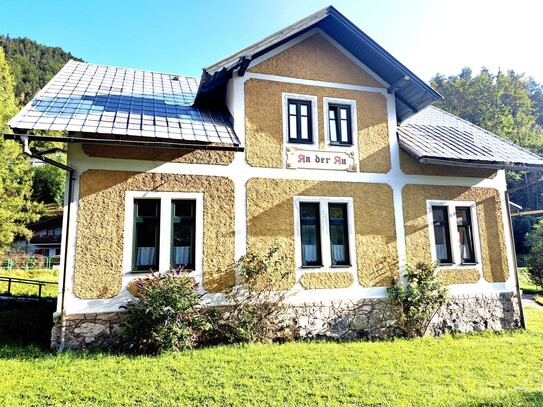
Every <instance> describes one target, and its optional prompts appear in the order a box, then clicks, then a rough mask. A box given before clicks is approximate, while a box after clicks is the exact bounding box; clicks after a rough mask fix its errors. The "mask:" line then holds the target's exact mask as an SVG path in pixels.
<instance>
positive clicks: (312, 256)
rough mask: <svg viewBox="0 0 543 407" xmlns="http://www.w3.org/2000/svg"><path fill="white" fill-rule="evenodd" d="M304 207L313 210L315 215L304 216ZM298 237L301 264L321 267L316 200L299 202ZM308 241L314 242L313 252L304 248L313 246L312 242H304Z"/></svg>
mask: <svg viewBox="0 0 543 407" xmlns="http://www.w3.org/2000/svg"><path fill="white" fill-rule="evenodd" d="M306 208H307V209H310V210H311V211H313V212H314V213H315V216H313V217H310V216H304V212H305V211H304V209H306ZM304 226H305V227H304ZM308 229H310V230H311V229H312V230H314V232H313V233H312V232H309V230H308ZM300 237H301V244H302V266H304V267H322V248H321V223H320V205H319V203H318V202H300ZM308 241H314V242H315V243H314V246H315V253H309V251H308V249H307V248H306V246H313V244H310V245H305V244H304V243H306V242H308Z"/></svg>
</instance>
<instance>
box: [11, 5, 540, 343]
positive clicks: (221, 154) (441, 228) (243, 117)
mask: <svg viewBox="0 0 543 407" xmlns="http://www.w3.org/2000/svg"><path fill="white" fill-rule="evenodd" d="M440 97H441V96H440V95H439V94H438V93H437V92H436V91H434V90H433V89H432V88H431V87H429V86H428V85H427V84H426V83H424V82H423V81H422V80H421V79H419V78H418V77H417V76H416V75H414V74H413V73H412V72H411V71H409V70H408V69H407V68H406V67H405V66H403V65H402V64H401V63H400V62H398V61H397V60H396V59H395V58H394V57H393V56H391V55H390V54H389V53H387V52H386V51H385V50H384V49H383V48H381V47H380V46H379V45H378V44H377V43H375V42H374V41H373V40H372V39H370V38H369V37H368V36H367V35H366V34H364V33H363V32H362V31H361V30H360V29H359V28H358V27H356V26H354V25H353V24H352V23H351V22H350V21H349V20H347V19H346V18H345V17H344V16H343V15H341V14H340V13H339V12H338V11H337V10H336V9H334V8H333V7H328V8H326V9H323V10H321V11H319V12H317V13H315V14H313V15H311V16H309V17H307V18H305V19H303V20H301V21H299V22H297V23H295V24H293V25H291V26H289V27H286V28H285V29H283V30H281V31H279V32H277V33H275V34H273V35H271V36H269V37H267V38H265V39H263V40H262V41H259V42H258V43H256V44H253V45H251V46H249V47H247V48H245V49H243V50H241V51H239V52H238V53H236V54H234V55H231V56H229V57H227V58H225V59H223V60H221V61H218V62H216V63H214V64H212V65H209V66H208V67H206V68H204V70H203V74H202V77H201V79H200V80H198V79H195V78H188V77H184V76H180V75H172V74H164V73H157V72H148V71H140V70H134V69H125V68H117V67H111V66H101V65H95V64H88V63H83V62H76V61H70V62H69V63H67V64H66V66H65V67H64V68H63V69H62V70H61V71H60V72H59V73H58V74H57V75H56V76H55V77H54V78H53V79H52V80H51V81H50V82H49V83H48V84H47V85H46V86H45V87H44V89H42V90H41V91H40V92H39V93H38V95H36V97H35V98H34V99H33V100H32V101H31V102H30V103H29V104H28V105H27V106H26V107H25V108H24V109H23V110H22V111H21V112H20V113H19V114H17V115H16V116H15V117H14V118H13V119H12V120H11V121H10V123H9V125H10V126H11V128H12V129H13V131H14V133H16V135H14V136H12V138H15V139H18V140H20V141H21V142H22V143H23V144H24V148H25V150H26V151H27V153H29V154H31V153H30V151H29V145H31V143H32V142H33V141H34V140H39V139H40V138H42V137H43V136H39V135H32V131H34V130H63V131H67V132H68V137H67V138H66V141H67V142H68V145H69V147H68V164H67V167H66V169H67V170H68V171H70V172H71V174H72V176H71V179H72V182H70V183H69V185H68V186H69V188H68V189H69V191H68V193H67V204H66V207H65V216H64V222H65V224H64V228H65V229H64V230H65V231H66V232H67V233H65V234H64V239H67V242H66V243H67V244H66V248H67V249H66V252H65V253H63V258H64V263H63V270H64V273H63V274H64V276H65V277H64V278H61V283H62V282H64V284H62V287H63V288H62V292H63V296H62V298H61V301H59V308H58V312H57V313H56V314H55V321H56V327H55V329H54V331H53V343H54V344H56V345H58V344H61V346H75V347H77V346H90V345H100V344H105V343H107V342H108V341H111V340H114V338H115V335H116V334H117V333H118V330H117V321H118V318H119V311H120V310H119V307H120V306H121V305H123V304H125V302H126V300H127V299H129V298H131V294H130V293H129V292H128V291H127V286H128V285H129V283H130V282H131V281H132V280H134V279H135V278H137V277H141V276H142V273H147V272H148V271H149V270H150V269H153V270H167V269H168V268H170V267H171V266H176V265H179V264H186V265H187V268H188V269H190V270H192V271H191V275H192V276H193V277H194V278H195V279H196V280H197V281H198V282H199V284H200V289H201V291H202V293H203V294H205V295H204V297H203V300H204V301H205V302H206V303H208V304H210V305H213V304H222V303H223V302H224V291H225V289H226V288H227V287H228V286H230V285H231V284H234V283H235V281H236V272H235V269H234V267H233V265H234V262H235V260H236V259H237V258H239V257H240V256H241V255H243V254H244V253H246V251H247V250H256V251H260V252H263V251H266V250H267V249H268V248H269V247H270V246H271V245H272V244H273V243H274V242H276V241H278V242H280V243H282V244H283V246H284V248H285V249H284V250H285V251H286V254H288V255H289V258H290V260H289V262H288V263H287V264H286V265H285V267H286V269H287V270H288V271H289V272H290V278H289V280H288V282H287V283H286V285H285V286H284V287H282V289H286V290H290V291H291V292H292V295H291V296H290V297H289V301H290V302H291V304H292V305H293V308H292V311H291V312H292V313H293V315H294V316H295V318H296V319H297V321H298V324H299V326H300V328H301V332H302V334H304V335H306V336H314V335H331V336H347V337H348V336H371V337H382V336H383V335H385V334H386V333H387V332H390V329H391V325H392V319H393V317H392V316H391V306H390V303H389V302H388V301H387V287H388V286H390V285H391V282H392V279H393V278H395V277H396V278H397V277H399V276H400V275H401V273H402V272H403V271H404V270H405V267H406V264H407V259H410V261H411V262H413V263H416V262H418V261H427V262H430V261H439V262H440V276H441V277H442V278H443V279H445V281H447V283H448V284H450V293H451V295H452V298H451V301H450V302H449V305H448V306H447V307H446V308H444V309H443V310H441V311H440V314H439V315H437V316H436V317H435V319H434V321H433V328H432V329H433V330H434V331H435V332H443V331H461V332H465V331H470V330H474V329H485V328H488V329H506V328H513V327H516V326H518V325H519V323H520V321H521V313H522V308H521V304H520V299H519V296H518V293H519V291H518V286H517V280H516V274H515V264H514V255H513V253H514V248H513V244H512V239H511V228H510V223H509V216H508V210H507V207H508V205H507V194H506V188H507V187H506V182H505V175H504V170H505V169H513V170H527V171H530V170H542V169H543V159H541V158H540V157H538V156H536V155H534V154H532V153H530V152H528V151H526V150H523V149H522V148H520V147H517V146H516V145H514V144H511V143H509V142H508V141H505V140H503V139H501V138H500V137H498V136H496V135H494V134H492V133H489V132H487V131H485V130H483V129H481V128H478V127H476V126H474V125H472V124H470V123H468V122H466V121H464V120H462V119H460V118H458V117H455V116H453V115H451V114H449V113H446V112H444V111H442V110H440V109H438V108H436V107H433V106H431V105H432V103H433V102H435V101H437V100H439V99H440ZM32 154H34V155H37V156H39V153H35V152H34V153H32ZM63 248H64V245H63Z"/></svg>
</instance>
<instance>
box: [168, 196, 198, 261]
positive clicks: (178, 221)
mask: <svg viewBox="0 0 543 407" xmlns="http://www.w3.org/2000/svg"><path fill="white" fill-rule="evenodd" d="M195 209H196V203H195V202H194V201H177V200H176V201H172V212H173V216H172V266H173V267H179V266H180V265H182V264H184V265H185V266H186V267H187V268H188V269H194V232H195V230H194V223H195V218H194V212H195Z"/></svg>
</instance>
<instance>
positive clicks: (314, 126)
mask: <svg viewBox="0 0 543 407" xmlns="http://www.w3.org/2000/svg"><path fill="white" fill-rule="evenodd" d="M289 99H295V100H302V101H307V102H311V132H312V134H313V142H312V143H307V144H306V143H290V142H289V137H288V101H289ZM317 102H318V98H317V96H310V95H299V94H296V93H283V145H284V146H285V151H284V154H285V157H286V151H287V148H288V147H289V146H291V147H292V146H296V147H297V148H300V149H312V148H318V147H319V113H318V108H317Z"/></svg>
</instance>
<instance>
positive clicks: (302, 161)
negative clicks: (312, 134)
mask: <svg viewBox="0 0 543 407" xmlns="http://www.w3.org/2000/svg"><path fill="white" fill-rule="evenodd" d="M287 168H306V169H315V170H338V171H356V164H355V161H354V152H342V151H322V150H300V149H297V148H294V147H290V148H289V149H288V150H287Z"/></svg>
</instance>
